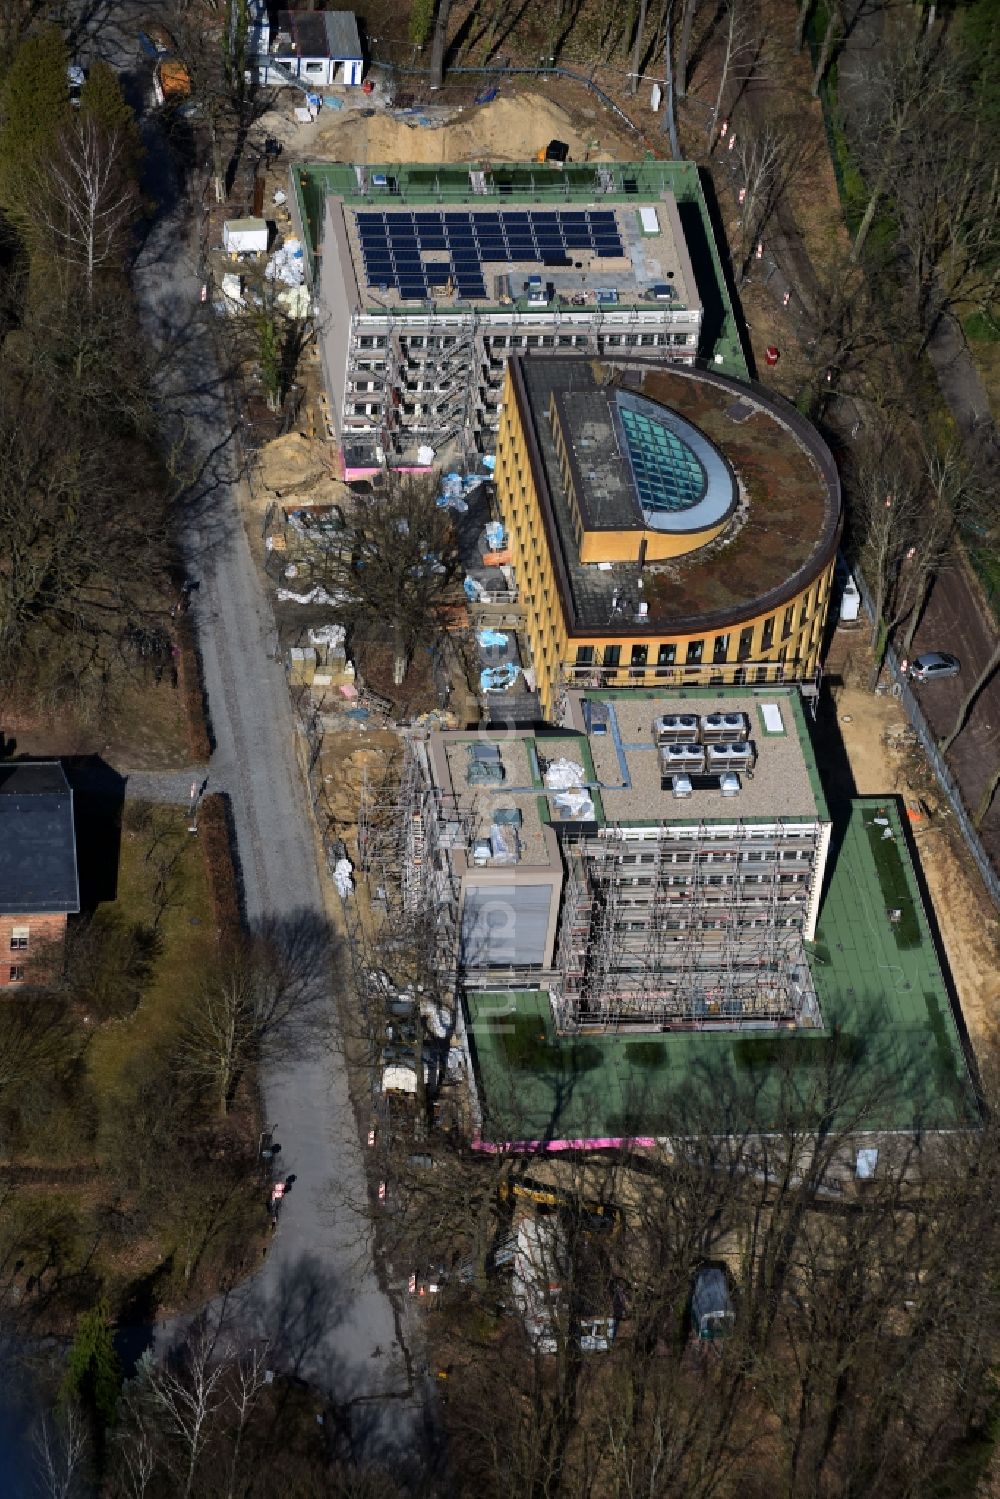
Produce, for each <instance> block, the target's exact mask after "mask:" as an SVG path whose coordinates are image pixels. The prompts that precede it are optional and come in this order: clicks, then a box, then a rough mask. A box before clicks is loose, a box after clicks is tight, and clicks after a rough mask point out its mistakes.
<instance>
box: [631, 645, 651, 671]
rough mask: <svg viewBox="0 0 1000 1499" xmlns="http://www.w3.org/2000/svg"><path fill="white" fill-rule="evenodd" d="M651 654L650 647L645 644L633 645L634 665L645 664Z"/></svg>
mask: <svg viewBox="0 0 1000 1499" xmlns="http://www.w3.org/2000/svg"><path fill="white" fill-rule="evenodd" d="M648 656H649V647H648V646H645V645H634V646H633V647H632V665H633V666H645V664H646V661H647V658H648Z"/></svg>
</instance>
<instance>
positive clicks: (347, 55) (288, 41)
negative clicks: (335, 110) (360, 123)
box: [257, 10, 364, 90]
mask: <svg viewBox="0 0 1000 1499" xmlns="http://www.w3.org/2000/svg"><path fill="white" fill-rule="evenodd" d="M257 66H258V69H259V78H260V83H261V85H262V86H264V87H267V88H274V87H278V88H280V87H281V86H282V84H287V83H298V84H299V85H303V84H305V85H308V87H310V88H312V89H317V90H319V89H323V88H327V87H329V86H330V85H331V84H342V85H344V86H345V87H347V88H357V87H359V86H360V84H361V81H362V78H363V76H364V56H363V54H362V51H361V39H360V37H359V35H358V23H357V21H356V20H355V18H354V12H353V11H350V10H326V11H286V10H283V11H279V12H278V24H277V27H276V28H275V29H274V30H271V28H270V27H269V26H265V25H263V24H261V26H260V27H259V28H258V60H257Z"/></svg>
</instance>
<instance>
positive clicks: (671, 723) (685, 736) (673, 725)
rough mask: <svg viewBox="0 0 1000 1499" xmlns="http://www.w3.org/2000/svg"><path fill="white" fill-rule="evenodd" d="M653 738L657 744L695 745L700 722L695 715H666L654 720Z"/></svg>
mask: <svg viewBox="0 0 1000 1499" xmlns="http://www.w3.org/2000/svg"><path fill="white" fill-rule="evenodd" d="M653 738H654V739H655V740H656V742H657V744H694V743H695V742H696V740H697V738H698V720H697V718H695V716H694V714H693V713H665V714H664V715H663V717H662V718H656V719H654V720H653Z"/></svg>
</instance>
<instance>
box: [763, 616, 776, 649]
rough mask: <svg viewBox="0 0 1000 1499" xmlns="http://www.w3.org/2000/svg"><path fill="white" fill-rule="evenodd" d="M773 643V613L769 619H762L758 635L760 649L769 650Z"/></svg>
mask: <svg viewBox="0 0 1000 1499" xmlns="http://www.w3.org/2000/svg"><path fill="white" fill-rule="evenodd" d="M773 644H774V615H773V614H772V615H771V618H770V619H765V621H764V628H763V630H762V632H761V637H760V648H761V650H762V651H769V650H770V649H771V647H772V645H773Z"/></svg>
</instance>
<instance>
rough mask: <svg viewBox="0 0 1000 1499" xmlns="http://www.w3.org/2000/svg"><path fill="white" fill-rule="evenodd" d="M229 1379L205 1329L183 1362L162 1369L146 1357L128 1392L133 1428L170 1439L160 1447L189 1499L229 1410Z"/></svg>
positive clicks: (128, 1415)
mask: <svg viewBox="0 0 1000 1499" xmlns="http://www.w3.org/2000/svg"><path fill="white" fill-rule="evenodd" d="M226 1373H227V1369H226V1365H225V1364H224V1363H222V1362H221V1361H219V1360H218V1358H217V1357H216V1348H215V1336H214V1333H213V1332H212V1330H211V1329H209V1328H208V1327H207V1326H205V1327H202V1328H201V1329H199V1330H198V1331H196V1332H195V1333H194V1334H193V1336H192V1337H190V1338H189V1339H188V1341H187V1343H186V1344H185V1345H184V1348H183V1350H182V1353H181V1356H180V1357H179V1358H175V1359H170V1360H167V1361H166V1362H165V1363H160V1364H157V1363H156V1362H154V1360H153V1358H152V1356H151V1355H150V1354H146V1355H144V1357H143V1360H142V1361H141V1363H140V1372H139V1376H138V1378H137V1379H136V1380H134V1381H132V1382H131V1383H130V1384H128V1385H126V1387H125V1392H124V1394H123V1396H122V1402H123V1405H124V1407H125V1415H126V1420H127V1421H128V1425H129V1426H130V1427H134V1428H137V1429H138V1430H139V1431H141V1432H143V1433H145V1434H146V1439H147V1440H150V1439H151V1435H152V1432H155V1431H156V1430H157V1429H158V1430H159V1431H162V1432H163V1433H164V1434H165V1435H166V1438H167V1440H166V1442H165V1443H162V1444H157V1445H158V1446H159V1447H160V1448H161V1450H162V1454H163V1459H164V1461H165V1464H166V1466H167V1467H168V1468H169V1469H170V1471H171V1472H172V1474H173V1475H174V1478H175V1481H176V1484H177V1490H176V1491H177V1493H178V1494H181V1495H183V1499H190V1495H191V1491H192V1489H193V1487H194V1482H195V1477H196V1474H197V1472H198V1466H199V1463H200V1462H201V1459H202V1456H203V1454H204V1451H205V1448H206V1445H207V1443H208V1441H209V1438H210V1437H211V1435H212V1430H213V1426H214V1425H215V1423H216V1422H217V1421H218V1419H219V1417H220V1414H221V1412H222V1411H223V1409H224V1407H225V1402H226ZM153 1440H155V1438H153Z"/></svg>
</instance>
